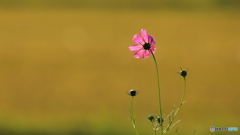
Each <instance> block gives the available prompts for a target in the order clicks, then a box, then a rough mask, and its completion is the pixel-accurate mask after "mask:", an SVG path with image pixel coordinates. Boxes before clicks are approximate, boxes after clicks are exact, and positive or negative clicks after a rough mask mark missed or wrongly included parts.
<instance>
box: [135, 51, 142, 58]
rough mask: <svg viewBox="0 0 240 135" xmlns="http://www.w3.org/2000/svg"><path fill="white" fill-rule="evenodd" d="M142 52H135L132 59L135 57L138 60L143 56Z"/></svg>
mask: <svg viewBox="0 0 240 135" xmlns="http://www.w3.org/2000/svg"><path fill="white" fill-rule="evenodd" d="M144 51H145V50H140V51H138V52H136V53H135V54H134V55H133V57H135V58H140V57H141V56H143V55H144Z"/></svg>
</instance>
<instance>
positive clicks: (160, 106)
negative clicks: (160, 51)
mask: <svg viewBox="0 0 240 135" xmlns="http://www.w3.org/2000/svg"><path fill="white" fill-rule="evenodd" d="M150 52H151V53H152V56H153V60H154V63H155V66H156V71H157V83H158V103H159V112H160V118H161V120H160V121H162V118H163V117H162V103H161V91H160V79H159V73H158V65H157V61H156V58H155V56H154V54H153V52H152V51H151V50H150ZM160 127H161V132H160V134H161V135H162V134H163V126H162V124H161V126H160Z"/></svg>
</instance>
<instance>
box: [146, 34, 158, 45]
mask: <svg viewBox="0 0 240 135" xmlns="http://www.w3.org/2000/svg"><path fill="white" fill-rule="evenodd" d="M148 42H149V43H150V44H151V45H155V43H156V42H155V40H154V38H153V37H152V36H151V35H148Z"/></svg>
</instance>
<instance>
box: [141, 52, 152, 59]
mask: <svg viewBox="0 0 240 135" xmlns="http://www.w3.org/2000/svg"><path fill="white" fill-rule="evenodd" d="M150 54H151V53H150V52H149V51H148V50H145V53H144V55H143V59H145V58H147V57H149V56H150Z"/></svg>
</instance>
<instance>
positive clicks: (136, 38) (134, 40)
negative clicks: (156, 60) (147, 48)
mask: <svg viewBox="0 0 240 135" xmlns="http://www.w3.org/2000/svg"><path fill="white" fill-rule="evenodd" d="M132 41H133V42H135V43H137V44H140V45H144V41H143V38H142V37H140V36H139V35H134V36H133V39H132Z"/></svg>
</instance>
